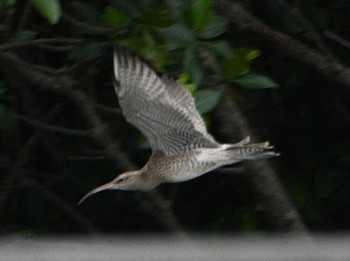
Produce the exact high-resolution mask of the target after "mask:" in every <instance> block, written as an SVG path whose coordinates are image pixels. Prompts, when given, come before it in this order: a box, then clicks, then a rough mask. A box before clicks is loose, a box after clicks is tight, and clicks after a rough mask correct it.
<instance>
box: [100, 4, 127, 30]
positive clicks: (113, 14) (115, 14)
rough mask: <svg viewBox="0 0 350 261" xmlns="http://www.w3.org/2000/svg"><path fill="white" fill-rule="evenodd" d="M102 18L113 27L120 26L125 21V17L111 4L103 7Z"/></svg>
mask: <svg viewBox="0 0 350 261" xmlns="http://www.w3.org/2000/svg"><path fill="white" fill-rule="evenodd" d="M103 18H104V19H105V21H106V23H107V24H108V25H110V26H113V27H117V28H118V27H121V26H123V25H125V24H126V23H127V20H128V19H127V17H126V16H125V15H124V14H122V13H121V12H119V11H118V10H117V9H115V8H114V7H113V6H107V7H106V8H105V11H104V14H103Z"/></svg>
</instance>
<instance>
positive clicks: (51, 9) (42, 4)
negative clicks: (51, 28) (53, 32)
mask: <svg viewBox="0 0 350 261" xmlns="http://www.w3.org/2000/svg"><path fill="white" fill-rule="evenodd" d="M33 5H34V7H35V8H36V10H37V11H38V12H39V13H40V14H41V15H42V16H43V17H44V18H46V19H47V20H48V21H49V23H50V24H56V23H57V22H58V21H59V20H60V18H61V4H60V1H59V0H33Z"/></svg>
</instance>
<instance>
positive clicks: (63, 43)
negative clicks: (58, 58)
mask: <svg viewBox="0 0 350 261" xmlns="http://www.w3.org/2000/svg"><path fill="white" fill-rule="evenodd" d="M81 41H82V39H78V38H43V39H35V40H31V41H26V42H14V43H6V44H3V45H1V46H0V50H2V51H10V50H15V49H19V48H24V47H28V46H37V47H40V46H42V45H50V46H51V45H54V46H52V47H70V46H72V45H74V44H78V43H80V42H81Z"/></svg>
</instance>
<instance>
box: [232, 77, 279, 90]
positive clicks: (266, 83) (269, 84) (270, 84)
mask: <svg viewBox="0 0 350 261" xmlns="http://www.w3.org/2000/svg"><path fill="white" fill-rule="evenodd" d="M232 81H233V82H235V83H237V84H239V85H241V86H243V87H246V88H251V89H268V88H277V87H278V84H277V83H275V82H274V81H273V80H271V79H270V78H268V77H266V76H263V75H257V74H248V75H245V76H243V77H240V78H238V79H234V80H232Z"/></svg>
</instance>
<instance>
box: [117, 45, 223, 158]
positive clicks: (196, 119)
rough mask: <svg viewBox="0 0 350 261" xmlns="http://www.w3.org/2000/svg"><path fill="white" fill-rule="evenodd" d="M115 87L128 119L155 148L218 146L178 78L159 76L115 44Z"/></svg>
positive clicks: (172, 151)
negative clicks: (176, 79)
mask: <svg viewBox="0 0 350 261" xmlns="http://www.w3.org/2000/svg"><path fill="white" fill-rule="evenodd" d="M114 77H115V79H114V89H115V91H116V93H117V96H118V98H119V104H120V107H121V109H122V111H123V114H124V116H125V118H126V120H127V121H128V122H130V123H131V124H133V125H134V126H135V127H136V128H138V129H139V130H140V131H141V132H142V133H143V134H144V135H145V136H146V137H147V138H148V140H149V142H150V145H151V148H152V151H153V152H158V151H160V152H163V153H165V154H166V155H174V154H177V153H181V152H184V151H186V150H189V149H192V148H198V147H217V146H218V144H217V142H216V141H215V140H214V138H213V137H212V136H211V135H210V134H208V132H207V129H206V126H205V124H204V121H203V119H202V117H201V116H200V114H199V113H198V111H197V110H196V108H195V105H194V100H193V98H192V96H191V95H190V94H189V93H188V91H187V90H185V89H184V88H183V87H182V86H181V85H180V84H178V83H177V82H176V81H175V80H173V79H171V78H169V77H167V76H163V77H159V76H158V75H157V74H156V73H155V72H154V71H153V70H152V69H151V68H150V67H149V66H148V65H147V64H146V63H145V62H143V61H141V60H140V59H139V58H137V57H135V56H133V55H131V54H130V53H128V52H127V51H126V50H124V49H122V48H120V47H115V48H114Z"/></svg>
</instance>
